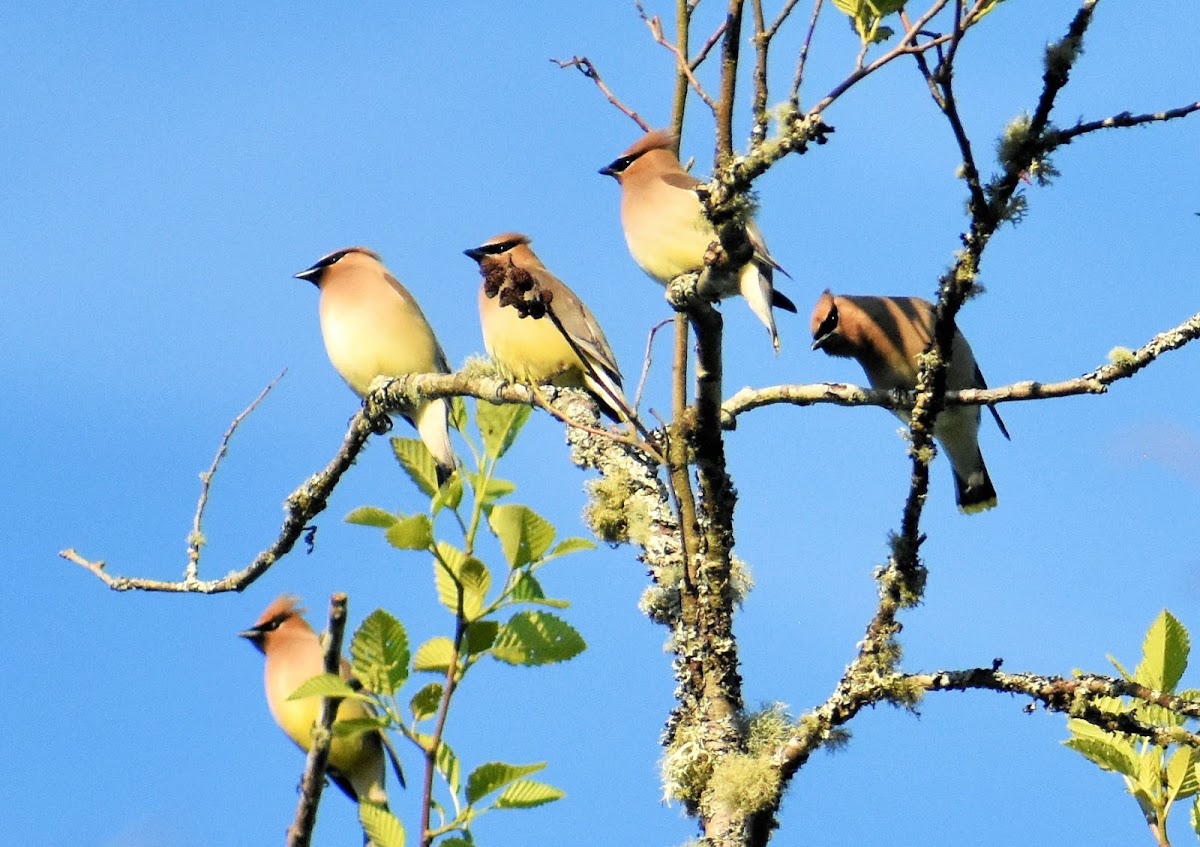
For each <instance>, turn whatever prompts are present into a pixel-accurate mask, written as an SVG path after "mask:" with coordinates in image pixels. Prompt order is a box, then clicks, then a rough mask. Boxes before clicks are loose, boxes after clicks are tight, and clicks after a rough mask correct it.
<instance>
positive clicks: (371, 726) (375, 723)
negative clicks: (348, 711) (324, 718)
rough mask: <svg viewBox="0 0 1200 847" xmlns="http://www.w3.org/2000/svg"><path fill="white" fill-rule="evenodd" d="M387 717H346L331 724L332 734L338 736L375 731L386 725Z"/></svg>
mask: <svg viewBox="0 0 1200 847" xmlns="http://www.w3.org/2000/svg"><path fill="white" fill-rule="evenodd" d="M387 723H388V721H387V718H385V717H382V716H380V717H377V718H347V719H346V720H344V721H336V722H335V723H334V724H333V734H334V735H336V736H338V737H345V736H349V735H361V734H362V733H364V732H375V731H376V730H380V729H384V728H386V727H387Z"/></svg>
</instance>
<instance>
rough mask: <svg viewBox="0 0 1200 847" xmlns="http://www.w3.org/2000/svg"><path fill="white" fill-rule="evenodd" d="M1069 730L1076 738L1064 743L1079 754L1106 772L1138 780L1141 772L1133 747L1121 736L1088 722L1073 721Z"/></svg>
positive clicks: (1070, 721)
mask: <svg viewBox="0 0 1200 847" xmlns="http://www.w3.org/2000/svg"><path fill="white" fill-rule="evenodd" d="M1067 729H1069V730H1070V731H1071V734H1072V735H1073V736H1074V737H1073V738H1070V739H1068V740H1066V741H1064V742H1063V744H1065V745H1066V746H1068V747H1070V748H1071V749H1072V750H1074V751H1075V752H1077V753H1080V754H1082V755H1083V756H1085V757H1087V758H1088V759H1090V760H1091V761H1092V762H1093V763H1095V764H1097V765H1099V766H1100V767H1101V768H1103V769H1104V770H1106V771H1115V772H1116V773H1119V774H1122V775H1123V776H1127V777H1130V778H1131V779H1133V778H1136V777H1137V775H1138V771H1139V764H1138V761H1137V754H1136V753H1135V752H1134V749H1133V745H1132V744H1130V743H1129V742H1128V741H1126V740H1125V739H1124V738H1121V737H1120V736H1117V735H1113V734H1112V733H1111V732H1105V731H1104V730H1102V729H1100V728H1098V727H1095V726H1093V725H1092V724H1090V723H1088V722H1087V721H1082V720H1078V719H1074V718H1073V719H1071V720H1069V721H1067Z"/></svg>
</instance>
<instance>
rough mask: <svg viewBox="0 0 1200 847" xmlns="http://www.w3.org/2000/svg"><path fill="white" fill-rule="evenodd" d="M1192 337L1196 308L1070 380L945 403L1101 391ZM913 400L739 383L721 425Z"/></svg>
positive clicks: (835, 387)
mask: <svg viewBox="0 0 1200 847" xmlns="http://www.w3.org/2000/svg"><path fill="white" fill-rule="evenodd" d="M1197 338H1200V313H1197V314H1195V315H1193V316H1192V317H1190V318H1188V319H1187V320H1186V321H1184V322H1183V323H1181V324H1179V325H1178V326H1176V327H1172V328H1171V329H1168V330H1165V331H1163V332H1160V333H1158V334H1157V335H1155V336H1154V337H1153V338H1151V339H1150V340H1149V341H1148V342H1146V344H1144V345H1143V346H1141V347H1139V348H1138V349H1137V350H1134V351H1132V352H1130V353H1126V354H1123V355H1121V356H1119V357H1118V358H1117V361H1115V362H1111V363H1109V364H1107V365H1101V366H1100V367H1097V368H1096V369H1095V370H1093V371H1090V372H1088V373H1086V374H1083V375H1082V376H1079V377H1076V378H1074V379H1067V380H1062V381H1059V382H1036V381H1033V380H1026V381H1023V382H1015V383H1012V384H1011V385H1004V386H1000V387H998V388H971V389H964V390H962V391H947V392H946V397H945V405H947V406H958V405H971V406H981V405H992V404H995V403H1011V402H1021V401H1025V400H1049V399H1052V398H1057V397H1078V396H1081V395H1088V394H1093V395H1094V394H1105V393H1107V391H1108V387H1109V386H1110V385H1112V384H1113V383H1115V382H1118V381H1120V380H1122V379H1128V378H1129V377H1131V376H1133V375H1134V374H1135V373H1137V372H1138V371H1140V370H1141V369H1142V368H1144V367H1146V366H1147V365H1149V364H1150V363H1151V362H1153V361H1154V360H1155V359H1157V358H1158V357H1159V356H1161V355H1162V354H1163V353H1166V352H1168V351H1171V350H1177V349H1179V348H1180V347H1182V346H1184V345H1185V344H1188V343H1190V342H1192V341H1195V340H1196V339H1197ZM914 399H915V393H914V392H912V391H899V392H898V391H885V390H872V389H868V388H859V387H857V386H853V385H845V384H841V383H819V384H816V385H774V386H770V387H767V388H757V389H752V388H743V389H742V390H741V391H738V392H737V393H736V394H734V395H733V396H732V397H730V398H729V399H728V400H727V401H725V403H724V404H723V405H722V407H721V416H722V425H723V426H724V427H725V428H726V429H732V428H734V426H735V422H736V420H737V418H738V416H739V415H743V414H745V413H746V412H749V411H751V410H753V409H758V408H761V407H763V406H771V405H775V404H778V403H788V404H791V405H795V406H813V405H817V404H821V403H829V404H832V405H836V406H882V407H883V408H885V409H891V410H893V411H899V410H904V409H911V408H912V405H913V401H914Z"/></svg>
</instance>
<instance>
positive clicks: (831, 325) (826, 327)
mask: <svg viewBox="0 0 1200 847" xmlns="http://www.w3.org/2000/svg"><path fill="white" fill-rule="evenodd" d="M837 326H838V313H837V307H836V306H835V307H834V308H833V309H831V310H830V312H829V314H828V315H826V316H825V320H823V321H821V325H820V326H819V327H817V337H818V338H823V337H824V336H826V335H829V334H830V333H831V332H833V331H834V330H835V329H837Z"/></svg>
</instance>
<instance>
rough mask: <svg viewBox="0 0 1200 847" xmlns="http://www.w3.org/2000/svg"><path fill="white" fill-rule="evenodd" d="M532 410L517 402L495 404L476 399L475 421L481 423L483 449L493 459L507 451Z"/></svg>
mask: <svg viewBox="0 0 1200 847" xmlns="http://www.w3.org/2000/svg"><path fill="white" fill-rule="evenodd" d="M532 411H533V409H532V408H530V407H529V406H521V405H517V404H515V403H502V404H500V405H493V404H492V403H487V402H484V401H482V400H476V401H475V422H476V423H477V424H478V425H479V434H480V435H481V436H483V451H484V452H485V453H487V455H488V456H490V457H491V458H492V459H499V458H500V457H501V456H503V455H504V454H505V453H507V452H508V448H509V447H512V444H513V441H514V440H515V439H516V437H517V433H519V432H520V431H521V427H523V426H525V421H527V420H529V413H530V412H532Z"/></svg>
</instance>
